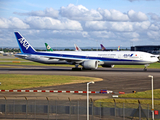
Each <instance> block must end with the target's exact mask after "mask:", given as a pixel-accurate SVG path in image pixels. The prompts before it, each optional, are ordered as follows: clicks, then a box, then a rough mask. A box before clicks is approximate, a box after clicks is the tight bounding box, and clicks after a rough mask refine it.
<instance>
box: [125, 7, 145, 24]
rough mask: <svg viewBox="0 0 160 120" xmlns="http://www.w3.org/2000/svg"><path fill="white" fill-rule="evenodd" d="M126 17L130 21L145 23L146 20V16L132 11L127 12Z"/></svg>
mask: <svg viewBox="0 0 160 120" xmlns="http://www.w3.org/2000/svg"><path fill="white" fill-rule="evenodd" d="M128 17H129V18H130V20H131V21H146V20H148V17H147V15H145V14H144V13H142V12H135V11H134V10H130V11H128Z"/></svg>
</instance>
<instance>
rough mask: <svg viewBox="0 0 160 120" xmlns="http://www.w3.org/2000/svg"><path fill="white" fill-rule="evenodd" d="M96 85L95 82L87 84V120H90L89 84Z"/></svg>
mask: <svg viewBox="0 0 160 120" xmlns="http://www.w3.org/2000/svg"><path fill="white" fill-rule="evenodd" d="M90 83H92V84H94V81H91V82H88V83H87V120H89V84H90Z"/></svg>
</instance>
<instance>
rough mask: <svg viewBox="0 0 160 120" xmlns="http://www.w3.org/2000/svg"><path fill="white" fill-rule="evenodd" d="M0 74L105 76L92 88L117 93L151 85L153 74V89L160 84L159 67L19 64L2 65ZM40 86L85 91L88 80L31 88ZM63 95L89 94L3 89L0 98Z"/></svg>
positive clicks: (101, 96) (83, 97) (78, 95)
mask: <svg viewBox="0 0 160 120" xmlns="http://www.w3.org/2000/svg"><path fill="white" fill-rule="evenodd" d="M0 74H32V75H41V74H44V75H72V76H88V77H96V78H102V79H103V81H99V82H96V83H95V84H90V87H89V88H90V90H91V91H100V90H101V89H105V90H111V91H113V92H115V93H118V92H119V91H122V92H125V93H131V92H132V91H137V92H139V91H145V90H150V89H151V78H149V77H148V75H153V76H154V89H159V88H160V69H148V71H146V72H144V71H143V69H123V68H98V69H97V70H85V71H72V70H71V68H70V67H53V66H24V65H23V66H19V65H0ZM30 89H38V90H42V89H43V90H70V91H86V89H87V88H86V83H79V84H69V85H60V86H49V87H39V88H30ZM4 96H5V97H7V98H8V99H13V98H14V99H24V97H25V96H26V97H27V98H29V99H35V98H36V99H46V97H49V99H61V100H67V99H68V98H70V99H72V100H77V99H83V100H85V99H86V94H71V93H67V94H66V93H0V99H4ZM111 96H112V95H111V94H90V98H92V99H100V98H108V97H111Z"/></svg>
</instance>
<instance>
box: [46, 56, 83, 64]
mask: <svg viewBox="0 0 160 120" xmlns="http://www.w3.org/2000/svg"><path fill="white" fill-rule="evenodd" d="M46 58H49V59H59V60H66V61H67V62H74V63H81V62H83V61H84V59H77V58H67V57H46Z"/></svg>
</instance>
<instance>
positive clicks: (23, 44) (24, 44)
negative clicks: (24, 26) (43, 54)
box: [14, 32, 36, 53]
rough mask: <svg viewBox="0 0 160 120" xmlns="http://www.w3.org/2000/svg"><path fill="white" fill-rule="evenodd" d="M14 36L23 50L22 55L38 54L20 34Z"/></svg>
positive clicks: (16, 33)
mask: <svg viewBox="0 0 160 120" xmlns="http://www.w3.org/2000/svg"><path fill="white" fill-rule="evenodd" d="M14 34H15V36H16V38H17V42H18V45H19V48H20V50H21V53H34V52H36V50H35V49H34V48H33V47H32V46H31V45H30V44H29V43H28V41H27V40H26V39H25V38H24V37H23V36H22V35H21V34H20V33H19V32H14Z"/></svg>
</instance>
